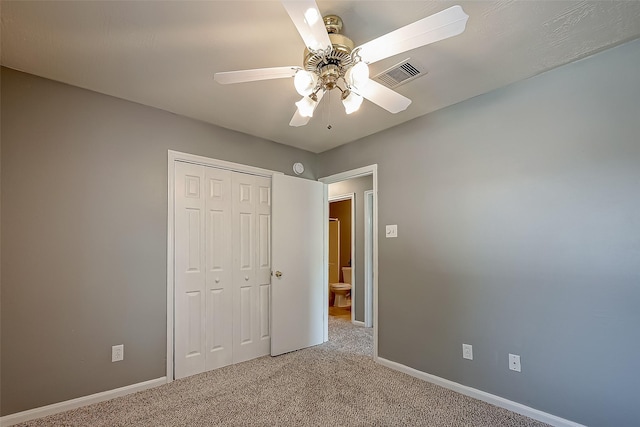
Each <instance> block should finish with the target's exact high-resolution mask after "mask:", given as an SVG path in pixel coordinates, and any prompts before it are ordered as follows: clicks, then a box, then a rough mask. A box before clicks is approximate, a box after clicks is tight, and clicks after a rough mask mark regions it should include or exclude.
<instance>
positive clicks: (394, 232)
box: [385, 225, 398, 237]
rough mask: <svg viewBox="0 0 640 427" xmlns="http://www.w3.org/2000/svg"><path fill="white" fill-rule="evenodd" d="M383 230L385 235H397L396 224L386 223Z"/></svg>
mask: <svg viewBox="0 0 640 427" xmlns="http://www.w3.org/2000/svg"><path fill="white" fill-rule="evenodd" d="M385 232H386V236H387V237H398V226H397V225H387V227H386V230H385Z"/></svg>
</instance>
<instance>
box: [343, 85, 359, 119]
mask: <svg viewBox="0 0 640 427" xmlns="http://www.w3.org/2000/svg"><path fill="white" fill-rule="evenodd" d="M362 100H363V98H362V97H361V96H360V95H358V94H357V93H355V92H351V91H350V90H345V91H344V92H343V93H342V105H344V110H345V112H346V113H347V114H351V113H354V112H356V111H358V109H359V108H360V106H361V105H362Z"/></svg>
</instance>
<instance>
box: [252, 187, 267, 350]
mask: <svg viewBox="0 0 640 427" xmlns="http://www.w3.org/2000/svg"><path fill="white" fill-rule="evenodd" d="M255 184H256V192H257V203H256V229H257V232H256V240H257V242H256V251H255V254H256V294H257V297H258V303H257V310H258V311H257V316H256V318H255V321H256V324H255V331H256V337H255V339H256V342H257V349H256V352H257V354H256V356H263V355H266V354H269V353H270V352H271V312H270V309H271V178H264V177H256V181H255Z"/></svg>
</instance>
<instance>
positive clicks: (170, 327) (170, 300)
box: [167, 150, 283, 383]
mask: <svg viewBox="0 0 640 427" xmlns="http://www.w3.org/2000/svg"><path fill="white" fill-rule="evenodd" d="M175 162H185V163H192V164H196V165H201V166H207V167H213V168H217V169H224V170H230V171H233V172H241V173H247V174H251V175H258V176H264V177H268V178H271V177H272V176H273V175H283V173H282V172H277V171H272V170H268V169H262V168H257V167H254V166H248V165H243V164H240V163H232V162H227V161H225V160H218V159H212V158H209V157H203V156H198V155H195V154H189V153H182V152H180V151H173V150H168V152H167V382H168V383H170V382H172V381H173V380H174V350H175V349H174V316H175V312H174V308H175V277H174V270H175V265H174V262H175V245H174V236H175V223H174V211H175V199H174V196H175V168H174V164H175Z"/></svg>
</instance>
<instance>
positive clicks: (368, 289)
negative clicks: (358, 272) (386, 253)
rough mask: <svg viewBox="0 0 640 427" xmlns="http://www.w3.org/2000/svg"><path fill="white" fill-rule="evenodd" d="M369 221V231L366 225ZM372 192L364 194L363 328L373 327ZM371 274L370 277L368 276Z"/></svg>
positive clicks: (368, 191)
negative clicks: (369, 207)
mask: <svg viewBox="0 0 640 427" xmlns="http://www.w3.org/2000/svg"><path fill="white" fill-rule="evenodd" d="M369 196H371V210H369V209H368V206H369ZM369 221H371V230H369V227H368V225H367V224H368V223H369ZM373 234H374V228H373V190H367V191H365V192H364V276H363V277H364V307H365V310H364V326H366V327H368V328H371V327H372V326H373V313H372V312H373V265H372V264H373V262H372V261H373V250H372V249H373V245H372V240H373ZM369 272H371V275H369ZM368 279H370V280H368Z"/></svg>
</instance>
